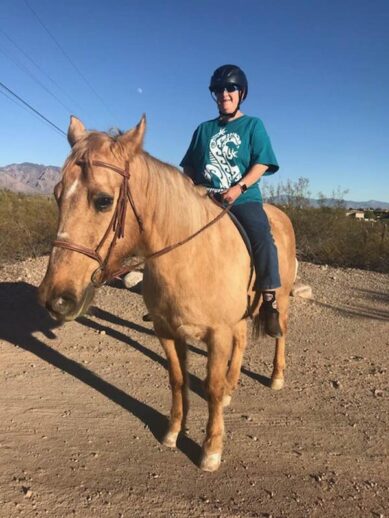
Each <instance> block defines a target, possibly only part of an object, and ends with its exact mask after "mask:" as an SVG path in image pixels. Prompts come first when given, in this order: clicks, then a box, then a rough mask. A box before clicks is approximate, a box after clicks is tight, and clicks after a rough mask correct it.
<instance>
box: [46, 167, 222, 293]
mask: <svg viewBox="0 0 389 518" xmlns="http://www.w3.org/2000/svg"><path fill="white" fill-rule="evenodd" d="M77 164H78V165H80V166H83V165H85V164H87V165H93V166H97V167H106V168H108V169H111V170H112V171H115V173H118V174H120V175H121V176H122V177H123V180H122V183H121V185H120V191H119V197H118V200H117V203H116V207H115V211H114V213H113V216H112V218H111V221H110V223H109V225H108V228H107V230H106V231H105V233H104V235H103V237H102V239H101V240H100V243H99V244H98V245H97V247H96V248H95V249H94V250H93V249H92V248H87V247H85V246H83V245H77V244H75V243H72V242H71V241H64V240H60V239H56V240H55V241H53V247H55V246H57V247H59V248H65V249H67V250H72V251H73V252H78V253H80V254H83V255H86V256H88V257H90V258H91V259H94V260H95V261H97V262H98V263H99V266H98V267H97V269H96V270H95V271H94V272H93V273H92V276H91V282H92V284H93V285H94V286H95V287H96V288H99V287H101V286H102V285H103V284H105V283H106V282H107V281H109V280H111V279H113V278H115V277H119V276H121V275H124V274H126V273H128V272H130V271H132V270H135V269H136V268H138V267H139V266H141V265H143V264H145V263H146V261H147V260H149V259H154V258H157V257H159V256H161V255H164V254H166V253H168V252H170V251H171V250H174V249H175V248H178V247H179V246H181V245H183V244H185V243H187V242H188V241H190V240H192V239H193V238H195V237H196V236H197V235H198V234H200V233H201V232H203V231H204V230H205V229H206V228H208V227H210V226H211V225H213V224H214V223H216V222H217V221H218V220H219V219H221V218H222V217H223V216H224V215H225V214H226V213H227V212H228V211H229V210H230V207H231V205H228V206H227V207H223V210H222V211H221V212H220V213H219V214H218V215H217V216H216V217H215V218H214V219H212V220H211V221H210V222H208V223H207V224H206V225H204V226H203V227H201V228H200V229H199V230H197V232H195V233H194V234H191V235H190V236H189V237H187V238H186V239H183V240H182V241H179V242H178V243H174V244H172V245H169V246H166V247H165V248H162V249H161V250H158V251H157V252H154V253H152V254H150V255H148V256H146V257H145V258H143V259H142V260H141V261H139V262H137V263H136V264H133V265H131V266H126V267H123V268H121V269H120V270H118V271H116V272H115V273H113V274H110V275H107V265H108V261H109V258H110V255H111V252H112V250H113V248H114V246H115V244H116V242H117V240H118V239H121V238H123V237H124V227H125V220H126V212H127V203H130V205H131V208H132V211H133V213H134V216H135V219H136V221H137V223H138V226H139V230H140V232H141V233H142V232H143V230H144V228H143V221H142V218H141V217H140V216H139V214H138V211H137V209H136V206H135V203H134V199H133V197H132V194H131V189H130V186H129V180H130V177H131V175H130V163H129V161H128V160H127V161H126V162H125V168H124V169H120V168H119V167H116V166H115V165H112V164H108V163H106V162H102V161H101V160H92V161H88V160H78V161H77ZM111 231H113V232H114V236H113V239H112V242H111V244H110V245H109V248H108V252H107V255H106V256H105V258H104V259H103V258H102V257H101V255H100V250H101V249H102V247H103V245H104V243H105V242H106V240H107V238H108V236H109V234H110V232H111Z"/></svg>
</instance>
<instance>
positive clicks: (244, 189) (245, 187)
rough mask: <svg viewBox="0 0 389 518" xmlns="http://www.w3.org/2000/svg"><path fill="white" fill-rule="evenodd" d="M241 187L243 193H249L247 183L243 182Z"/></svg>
mask: <svg viewBox="0 0 389 518" xmlns="http://www.w3.org/2000/svg"><path fill="white" fill-rule="evenodd" d="M239 185H240V188H241V190H242V192H246V191H247V185H246V184H245V183H243V182H242V183H240V184H239Z"/></svg>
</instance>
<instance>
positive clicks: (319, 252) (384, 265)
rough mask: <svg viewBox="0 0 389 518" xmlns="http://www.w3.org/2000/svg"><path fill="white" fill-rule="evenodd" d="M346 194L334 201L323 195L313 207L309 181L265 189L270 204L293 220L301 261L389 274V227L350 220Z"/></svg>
mask: <svg viewBox="0 0 389 518" xmlns="http://www.w3.org/2000/svg"><path fill="white" fill-rule="evenodd" d="M346 193H347V190H341V189H340V188H339V187H338V188H337V189H336V190H335V191H333V192H332V195H331V198H326V197H325V196H324V195H323V194H322V193H319V196H318V198H319V199H318V200H317V201H316V207H313V206H312V200H311V199H310V198H309V196H310V192H309V180H308V179H307V178H299V179H298V180H297V181H296V182H293V181H291V180H287V181H286V182H285V183H283V182H280V183H279V184H278V185H277V186H267V185H265V186H264V189H263V194H264V197H265V199H266V201H269V202H270V203H273V204H275V205H278V206H279V207H280V208H281V209H283V210H284V211H285V212H286V213H287V214H288V215H289V217H290V218H291V220H292V223H293V226H294V230H295V233H296V242H297V254H298V257H299V258H300V259H302V260H306V261H311V262H314V263H317V264H330V265H333V266H348V267H353V268H363V269H368V270H376V271H381V272H389V232H388V223H385V222H384V220H382V221H358V220H355V219H351V218H349V217H347V216H346V210H345V202H344V199H343V197H344V195H345V194H346Z"/></svg>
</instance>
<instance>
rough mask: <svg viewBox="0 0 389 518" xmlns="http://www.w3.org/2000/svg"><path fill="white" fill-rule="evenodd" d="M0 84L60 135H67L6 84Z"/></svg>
mask: <svg viewBox="0 0 389 518" xmlns="http://www.w3.org/2000/svg"><path fill="white" fill-rule="evenodd" d="M0 86H1V87H2V88H4V90H6V92H8V93H10V94H11V95H12V96H13V97H15V98H16V99H17V100H18V101H20V102H21V103H23V104H24V105H25V106H27V108H29V109H30V110H31V111H32V112H34V113H35V114H36V115H38V116H39V117H40V118H41V119H43V120H44V121H46V122H47V123H49V124H50V126H52V127H53V128H55V129H56V130H57V131H59V132H60V133H61V134H62V135H64V136H65V137H66V136H67V135H66V133H65V132H64V131H63V130H61V128H59V127H58V126H57V125H56V124H54V122H51V121H50V120H49V119H48V118H47V117H45V116H44V115H42V114H41V113H40V112H39V111H38V110H36V109H35V108H33V107H32V106H31V105H30V104H28V102H26V101H25V100H24V99H22V98H21V97H19V95H17V94H16V93H15V92H13V91H12V90H11V89H10V88H8V86H6V85H5V84H4V83H2V82H1V81H0Z"/></svg>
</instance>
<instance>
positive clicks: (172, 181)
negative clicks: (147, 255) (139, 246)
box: [144, 155, 218, 252]
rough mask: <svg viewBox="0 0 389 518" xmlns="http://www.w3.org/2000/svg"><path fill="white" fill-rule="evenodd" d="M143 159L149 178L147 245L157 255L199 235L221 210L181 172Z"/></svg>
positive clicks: (145, 157) (146, 207)
mask: <svg viewBox="0 0 389 518" xmlns="http://www.w3.org/2000/svg"><path fill="white" fill-rule="evenodd" d="M144 160H145V163H146V169H147V177H148V178H147V180H148V181H147V188H146V200H145V201H146V203H145V210H146V214H147V218H146V220H147V223H146V228H145V244H146V245H147V248H148V250H149V251H150V252H156V251H157V250H159V249H161V248H163V247H166V246H169V245H172V244H174V243H177V242H179V241H182V240H184V239H186V238H187V237H189V236H190V235H192V234H194V233H195V232H197V231H198V230H199V229H200V228H201V227H202V226H204V225H206V224H207V223H208V221H209V220H210V219H212V217H213V216H214V214H216V213H217V211H218V209H217V207H214V206H213V204H212V202H211V201H210V200H208V199H207V198H206V196H205V195H204V196H201V195H200V194H199V193H198V192H197V191H196V189H195V188H194V187H193V186H192V185H191V184H190V182H189V180H188V179H187V178H185V177H184V176H183V174H182V173H180V171H178V169H175V168H173V167H171V166H168V165H167V164H164V163H162V162H159V161H158V160H155V159H153V158H152V157H150V156H148V155H144Z"/></svg>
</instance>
